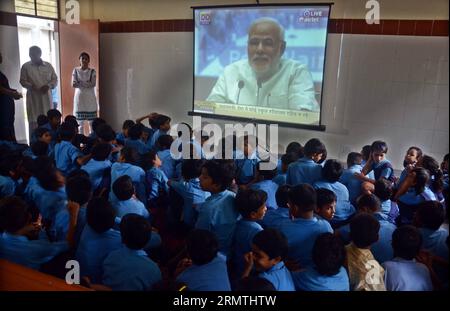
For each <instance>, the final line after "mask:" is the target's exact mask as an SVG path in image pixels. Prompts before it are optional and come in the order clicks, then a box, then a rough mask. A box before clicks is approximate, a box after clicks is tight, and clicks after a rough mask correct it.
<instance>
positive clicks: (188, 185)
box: [170, 178, 211, 226]
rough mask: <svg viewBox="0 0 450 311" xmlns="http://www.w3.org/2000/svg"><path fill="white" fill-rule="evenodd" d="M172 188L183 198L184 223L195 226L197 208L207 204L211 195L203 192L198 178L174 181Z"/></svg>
mask: <svg viewBox="0 0 450 311" xmlns="http://www.w3.org/2000/svg"><path fill="white" fill-rule="evenodd" d="M170 187H172V189H173V190H175V192H177V193H178V194H179V195H180V196H181V197H182V198H183V201H184V203H183V222H184V223H185V224H188V225H190V226H194V225H195V220H196V219H197V211H196V206H198V205H199V204H201V203H203V202H205V200H206V199H207V198H208V197H209V196H210V195H211V193H209V192H207V191H203V190H202V188H201V187H200V180H199V179H198V178H193V179H190V180H189V181H173V182H172V183H171V184H170Z"/></svg>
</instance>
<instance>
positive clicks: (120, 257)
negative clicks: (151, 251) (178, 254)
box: [102, 214, 162, 291]
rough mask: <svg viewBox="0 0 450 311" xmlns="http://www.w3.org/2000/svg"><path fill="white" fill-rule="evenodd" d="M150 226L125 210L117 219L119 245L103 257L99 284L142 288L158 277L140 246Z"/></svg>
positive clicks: (135, 289) (127, 288) (143, 244)
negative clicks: (119, 246) (119, 237)
mask: <svg viewBox="0 0 450 311" xmlns="http://www.w3.org/2000/svg"><path fill="white" fill-rule="evenodd" d="M151 234H152V226H151V225H150V223H149V221H148V220H147V219H145V218H144V217H142V216H139V215H136V214H127V215H125V216H123V217H122V220H121V222H120V235H121V237H122V244H123V245H122V248H119V249H117V250H114V251H112V252H111V253H109V255H108V256H107V257H106V258H105V260H104V261H103V278H102V280H103V284H104V285H106V286H108V287H110V288H111V289H112V290H125V291H145V290H149V289H150V288H151V287H152V286H153V285H154V284H155V283H157V282H159V281H161V278H162V277H161V271H160V270H159V267H158V265H157V264H156V263H155V262H154V261H153V260H151V259H150V258H149V257H148V256H147V253H146V252H145V251H144V250H143V248H144V247H145V246H146V245H147V243H148V242H149V241H150V236H151Z"/></svg>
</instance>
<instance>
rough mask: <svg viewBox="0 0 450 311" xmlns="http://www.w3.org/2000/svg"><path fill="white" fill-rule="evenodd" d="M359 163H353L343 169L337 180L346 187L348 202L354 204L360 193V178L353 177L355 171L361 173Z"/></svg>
mask: <svg viewBox="0 0 450 311" xmlns="http://www.w3.org/2000/svg"><path fill="white" fill-rule="evenodd" d="M362 168H363V167H362V166H361V165H353V166H350V167H349V168H348V169H346V170H344V172H343V173H342V175H341V178H339V181H340V182H341V183H342V184H343V185H344V186H345V187H347V190H348V196H349V200H350V203H352V204H353V205H355V204H356V199H357V198H358V197H359V196H360V194H361V184H362V182H361V180H359V179H358V178H356V177H355V173H361V171H362Z"/></svg>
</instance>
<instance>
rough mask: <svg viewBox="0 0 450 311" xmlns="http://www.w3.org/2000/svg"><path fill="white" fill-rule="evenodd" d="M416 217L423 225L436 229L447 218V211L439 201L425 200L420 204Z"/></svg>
mask: <svg viewBox="0 0 450 311" xmlns="http://www.w3.org/2000/svg"><path fill="white" fill-rule="evenodd" d="M416 218H418V220H419V225H420V226H421V227H424V228H427V229H430V230H433V231H436V230H438V229H439V228H440V227H441V225H442V223H443V222H444V220H445V212H444V208H443V207H442V204H441V203H440V202H438V201H425V202H422V203H420V204H419V205H418V207H417V212H416Z"/></svg>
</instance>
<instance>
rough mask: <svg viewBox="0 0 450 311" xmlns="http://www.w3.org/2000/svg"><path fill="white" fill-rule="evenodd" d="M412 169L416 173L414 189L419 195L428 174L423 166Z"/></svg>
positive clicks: (426, 181) (422, 190)
mask: <svg viewBox="0 0 450 311" xmlns="http://www.w3.org/2000/svg"><path fill="white" fill-rule="evenodd" d="M412 171H413V172H414V173H415V174H416V177H415V185H414V190H415V191H416V195H419V194H421V193H422V192H424V190H425V187H426V185H427V184H428V180H430V174H429V173H428V170H426V169H424V168H423V167H416V168H414V169H413V170H412Z"/></svg>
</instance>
